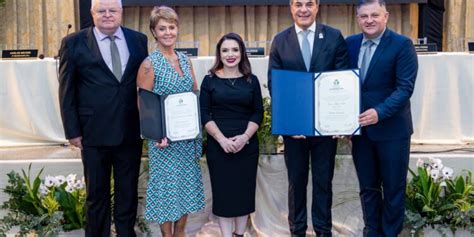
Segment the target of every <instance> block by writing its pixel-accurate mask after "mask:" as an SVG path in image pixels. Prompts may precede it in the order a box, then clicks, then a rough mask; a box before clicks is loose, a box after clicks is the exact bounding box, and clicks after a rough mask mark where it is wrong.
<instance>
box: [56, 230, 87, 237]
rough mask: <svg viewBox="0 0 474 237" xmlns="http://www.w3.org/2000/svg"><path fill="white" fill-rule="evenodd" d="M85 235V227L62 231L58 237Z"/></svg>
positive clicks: (79, 236)
mask: <svg viewBox="0 0 474 237" xmlns="http://www.w3.org/2000/svg"><path fill="white" fill-rule="evenodd" d="M83 236H85V231H84V229H77V230H72V231H68V232H60V233H59V234H58V237H83Z"/></svg>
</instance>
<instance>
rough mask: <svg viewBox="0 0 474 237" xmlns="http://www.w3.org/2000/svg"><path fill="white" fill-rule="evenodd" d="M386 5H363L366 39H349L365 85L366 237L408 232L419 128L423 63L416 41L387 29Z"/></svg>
mask: <svg viewBox="0 0 474 237" xmlns="http://www.w3.org/2000/svg"><path fill="white" fill-rule="evenodd" d="M388 16H389V14H388V12H387V10H386V7H385V1H383V0H361V1H359V3H358V5H357V22H358V24H359V26H360V28H361V30H362V34H357V35H354V36H350V37H348V38H347V44H348V49H349V56H350V61H351V67H352V68H360V76H361V80H362V86H361V96H362V111H363V112H362V114H361V115H360V116H359V123H360V125H361V126H362V135H361V136H354V137H352V144H353V147H352V155H353V157H354V164H355V167H356V170H357V176H358V178H359V184H360V198H361V202H362V207H363V214H364V222H365V228H364V236H397V235H398V234H399V233H400V231H401V230H402V226H403V218H404V211H405V208H404V207H405V199H404V197H405V188H406V177H407V168H408V159H409V155H410V136H411V134H412V133H413V126H412V120H411V112H410V97H411V95H412V93H413V88H414V86H415V79H416V75H417V71H418V61H417V56H416V53H415V49H414V47H413V44H412V42H411V40H410V39H409V38H407V37H405V36H402V35H399V34H397V33H395V32H393V31H391V30H390V29H387V27H386V26H387V21H388Z"/></svg>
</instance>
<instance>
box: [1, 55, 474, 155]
mask: <svg viewBox="0 0 474 237" xmlns="http://www.w3.org/2000/svg"><path fill="white" fill-rule="evenodd" d="M418 60H419V71H418V78H417V81H416V85H415V91H414V93H413V96H412V98H411V102H412V109H411V110H412V114H413V123H414V128H415V133H414V134H413V137H412V142H415V143H424V144H466V143H473V142H474V122H473V118H474V107H473V105H472V102H473V101H474V95H473V92H474V69H473V68H474V54H467V53H438V54H430V55H420V56H418ZM191 61H192V63H193V67H194V72H195V75H196V79H197V80H198V81H199V82H200V81H201V80H202V79H203V78H204V76H205V75H206V74H207V73H208V71H209V69H210V68H211V67H212V65H213V64H214V57H199V58H192V60H191ZM250 63H251V65H252V71H253V73H254V74H255V75H257V77H258V78H259V80H260V84H261V88H262V94H263V96H264V97H267V96H268V94H269V93H268V89H267V88H266V84H267V68H268V57H261V58H250ZM57 66H58V61H57V60H54V59H44V60H0V106H1V113H0V147H6V146H28V145H48V144H60V143H65V142H66V140H65V138H64V132H63V128H62V124H61V119H60V114H59V105H58V78H57Z"/></svg>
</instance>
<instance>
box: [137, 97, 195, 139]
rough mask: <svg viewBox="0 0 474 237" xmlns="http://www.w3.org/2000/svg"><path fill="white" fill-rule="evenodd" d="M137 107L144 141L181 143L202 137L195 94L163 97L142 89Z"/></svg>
mask: <svg viewBox="0 0 474 237" xmlns="http://www.w3.org/2000/svg"><path fill="white" fill-rule="evenodd" d="M138 108H139V111H140V131H141V135H142V138H145V139H150V140H157V141H160V140H161V139H163V138H164V137H167V138H168V139H169V140H170V141H182V140H190V139H196V138H199V137H201V120H200V113H199V100H198V96H197V95H196V94H195V93H194V92H184V93H178V94H171V95H166V96H160V95H158V94H155V93H153V92H151V91H147V90H144V89H142V88H140V89H139V90H138Z"/></svg>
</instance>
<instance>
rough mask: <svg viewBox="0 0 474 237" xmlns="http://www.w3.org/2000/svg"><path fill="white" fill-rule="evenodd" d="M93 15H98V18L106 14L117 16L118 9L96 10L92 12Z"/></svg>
mask: <svg viewBox="0 0 474 237" xmlns="http://www.w3.org/2000/svg"><path fill="white" fill-rule="evenodd" d="M94 12H95V13H97V14H98V15H100V16H103V15H105V14H107V12H108V13H109V14H110V15H113V16H115V15H117V14H118V13H119V12H120V9H119V8H111V9H97V10H94Z"/></svg>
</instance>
